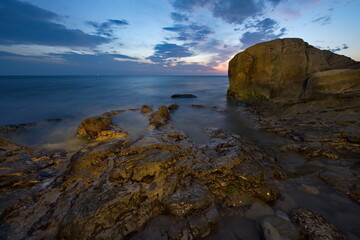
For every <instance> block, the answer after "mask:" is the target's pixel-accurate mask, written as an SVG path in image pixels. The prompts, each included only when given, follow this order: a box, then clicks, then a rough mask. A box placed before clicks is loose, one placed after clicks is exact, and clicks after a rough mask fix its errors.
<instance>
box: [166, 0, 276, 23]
mask: <svg viewBox="0 0 360 240" xmlns="http://www.w3.org/2000/svg"><path fill="white" fill-rule="evenodd" d="M281 1H283V0H262V1H256V0H171V1H170V2H171V3H172V5H173V6H174V8H175V9H177V10H180V11H192V9H194V8H207V9H208V10H210V11H211V12H212V14H213V15H214V17H217V18H220V19H223V20H224V21H225V22H227V23H230V24H242V23H244V21H245V20H247V19H248V18H254V17H257V16H261V15H262V14H263V10H264V9H265V8H266V4H265V3H270V4H271V5H272V6H276V5H278V4H279V3H280V2H281Z"/></svg>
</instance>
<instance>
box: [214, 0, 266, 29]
mask: <svg viewBox="0 0 360 240" xmlns="http://www.w3.org/2000/svg"><path fill="white" fill-rule="evenodd" d="M262 9H263V5H262V3H257V2H255V1H254V0H242V1H239V0H225V1H219V2H217V3H215V5H214V8H213V14H214V16H215V17H218V18H221V19H223V20H224V21H226V22H227V23H234V24H242V23H243V22H244V21H245V20H246V19H247V18H250V17H255V16H258V15H260V14H261V12H262Z"/></svg>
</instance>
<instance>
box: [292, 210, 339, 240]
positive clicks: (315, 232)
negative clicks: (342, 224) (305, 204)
mask: <svg viewBox="0 0 360 240" xmlns="http://www.w3.org/2000/svg"><path fill="white" fill-rule="evenodd" d="M292 221H293V222H294V223H295V225H296V227H297V229H298V230H299V233H300V236H301V239H309V240H330V239H334V240H335V239H336V240H341V239H345V237H344V235H343V234H342V233H341V232H340V231H339V230H338V229H337V228H336V227H335V226H334V225H332V224H331V223H330V222H328V221H327V220H326V219H325V218H324V217H323V216H321V215H320V214H319V213H316V212H314V211H311V210H309V209H305V208H298V209H296V210H295V211H294V212H293V213H292Z"/></svg>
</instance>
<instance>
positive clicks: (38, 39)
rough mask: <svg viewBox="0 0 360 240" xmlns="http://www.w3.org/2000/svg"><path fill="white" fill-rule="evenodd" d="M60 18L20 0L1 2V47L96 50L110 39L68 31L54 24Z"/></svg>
mask: <svg viewBox="0 0 360 240" xmlns="http://www.w3.org/2000/svg"><path fill="white" fill-rule="evenodd" d="M58 19H60V17H59V16H58V15H57V14H55V13H53V12H50V11H47V10H44V9H41V8H39V7H37V6H34V5H31V4H30V3H26V2H21V1H18V0H1V2H0V44H3V45H14V44H40V45H48V46H83V47H92V46H96V45H100V44H103V43H108V42H109V41H110V39H108V38H104V37H101V36H96V35H91V34H87V33H84V32H83V31H81V30H77V29H67V28H66V27H65V26H64V25H61V24H58V23H55V22H54V21H56V20H58Z"/></svg>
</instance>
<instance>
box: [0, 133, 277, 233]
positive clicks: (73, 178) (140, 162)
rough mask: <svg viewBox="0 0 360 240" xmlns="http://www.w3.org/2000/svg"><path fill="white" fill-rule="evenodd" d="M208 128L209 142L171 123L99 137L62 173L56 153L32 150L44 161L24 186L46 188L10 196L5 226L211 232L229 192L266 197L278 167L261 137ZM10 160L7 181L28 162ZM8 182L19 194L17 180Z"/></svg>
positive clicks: (80, 230) (74, 230)
mask: <svg viewBox="0 0 360 240" xmlns="http://www.w3.org/2000/svg"><path fill="white" fill-rule="evenodd" d="M209 135H210V143H209V144H207V145H197V144H194V143H193V142H192V141H191V140H190V139H189V138H188V137H187V136H186V134H184V133H183V132H181V131H175V130H173V129H172V128H165V129H163V130H162V131H161V132H160V131H154V132H149V133H148V134H147V135H146V136H144V137H142V138H139V139H138V140H136V141H134V142H128V141H125V140H121V139H113V140H112V141H101V142H93V143H90V144H88V145H87V146H85V147H84V148H82V149H81V150H79V151H78V152H76V153H75V154H74V155H73V156H72V157H71V160H69V161H67V164H68V165H65V166H66V167H65V168H64V170H63V172H62V175H61V177H60V175H59V173H58V172H57V171H53V170H52V168H51V166H54V167H56V168H57V167H58V166H59V165H55V159H56V158H55V155H54V156H48V157H47V156H44V155H37V156H33V157H31V158H28V156H29V155H28V153H26V151H25V152H24V155H25V157H26V159H28V160H29V161H30V162H32V163H36V164H39V167H43V168H42V169H36V171H35V172H31V176H29V177H27V178H24V179H25V180H26V183H32V182H31V181H30V180H31V178H30V177H32V176H36V178H35V179H34V180H36V181H39V182H38V183H32V184H33V185H32V186H29V185H27V186H24V188H23V189H26V191H25V193H29V191H30V189H32V188H33V187H35V189H37V188H39V189H42V190H41V191H40V190H39V191H38V192H36V196H35V197H34V198H32V197H29V199H28V201H24V202H23V203H18V205H16V204H15V203H14V202H7V203H6V209H7V210H6V212H7V214H6V218H3V219H2V221H1V223H0V232H3V231H5V229H6V232H7V234H9V235H11V236H13V237H14V238H15V239H24V238H34V239H42V238H44V239H68V238H73V237H74V236H76V238H77V239H96V238H99V239H101V238H103V239H115V238H119V239H124V238H125V239H126V238H127V239H131V238H133V237H134V238H135V237H139V238H140V239H141V238H143V237H144V236H146V235H147V234H150V233H153V235H154V236H156V237H158V238H159V239H161V238H165V239H166V238H172V239H190V238H193V239H194V238H197V239H199V238H204V237H206V236H209V234H211V229H216V225H217V224H218V222H219V220H220V213H219V210H218V209H224V208H225V209H226V208H228V207H229V208H230V207H231V206H227V205H226V201H227V199H230V198H231V199H232V201H234V202H236V201H237V200H238V199H237V198H236V197H233V196H245V195H246V196H247V198H249V199H251V201H253V200H255V199H256V198H259V197H260V196H261V195H259V189H262V188H263V189H267V188H268V186H274V182H273V179H272V171H273V169H275V166H274V163H273V162H272V161H271V160H270V159H269V158H268V157H267V156H268V155H267V153H266V152H265V151H264V149H262V148H261V146H259V145H258V144H256V143H254V142H252V141H250V140H248V139H245V138H242V137H240V136H237V135H229V134H226V133H224V131H222V130H221V129H209ZM2 142H3V143H2V145H3V146H10V147H12V146H13V145H12V144H10V143H8V142H7V141H5V140H4V141H2ZM10 147H8V148H10ZM13 147H14V150H15V149H16V147H15V146H13ZM4 148H5V147H4ZM8 148H7V149H8ZM9 151H10V150H9ZM16 151H17V150H16ZM1 152H3V151H1ZM1 152H0V154H1ZM4 152H5V151H4ZM6 161H9V165H6V166H5V167H9V169H7V170H5V172H4V175H5V174H10V175H5V178H4V179H3V180H4V181H2V180H1V179H0V182H4V183H7V180H11V181H13V179H18V178H19V179H20V178H22V176H23V175H26V174H23V172H24V171H20V169H15V168H11V166H10V163H12V161H15V163H16V165H18V166H19V167H23V166H24V164H19V162H17V158H9V157H7V158H6ZM26 161H27V160H25V162H26ZM265 163H266V164H265ZM12 164H14V163H12ZM51 164H53V165H51ZM48 167H50V169H48ZM18 170H19V171H18ZM1 171H4V170H3V169H2V170H1ZM6 171H7V172H6ZM38 172H39V173H40V175H41V176H40V175H39V174H38ZM4 175H3V176H4ZM55 179H57V180H56V181H55ZM23 182H25V181H23ZM8 186H12V185H11V184H8ZM263 186H265V187H263ZM1 189H4V188H1ZM6 189H7V191H9V192H10V193H12V194H18V193H15V192H14V191H15V190H14V189H13V188H12V187H9V188H6ZM17 190H18V189H17ZM32 190H33V189H32ZM32 190H31V191H32ZM264 192H266V191H264ZM1 199H6V196H5V198H2V195H1V196H0V201H1ZM241 199H244V198H241ZM275 199H276V198H275ZM273 200H274V199H272V198H269V201H273ZM3 202H5V200H4V201H3ZM3 202H1V203H3ZM236 204H239V203H236ZM2 205H4V204H2ZM2 205H1V206H2ZM157 216H164V217H165V218H164V219H167V220H164V221H163V220H159V219H157V218H156V217H157ZM19 222H20V223H22V222H24V223H25V224H19ZM165 222H166V223H165Z"/></svg>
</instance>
